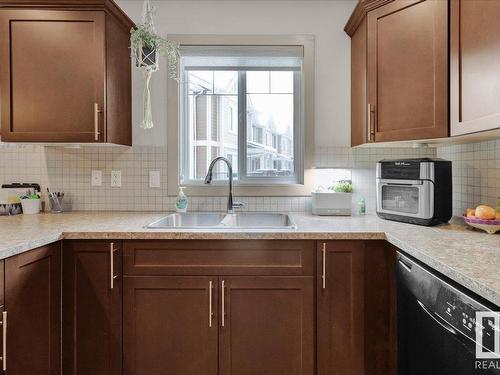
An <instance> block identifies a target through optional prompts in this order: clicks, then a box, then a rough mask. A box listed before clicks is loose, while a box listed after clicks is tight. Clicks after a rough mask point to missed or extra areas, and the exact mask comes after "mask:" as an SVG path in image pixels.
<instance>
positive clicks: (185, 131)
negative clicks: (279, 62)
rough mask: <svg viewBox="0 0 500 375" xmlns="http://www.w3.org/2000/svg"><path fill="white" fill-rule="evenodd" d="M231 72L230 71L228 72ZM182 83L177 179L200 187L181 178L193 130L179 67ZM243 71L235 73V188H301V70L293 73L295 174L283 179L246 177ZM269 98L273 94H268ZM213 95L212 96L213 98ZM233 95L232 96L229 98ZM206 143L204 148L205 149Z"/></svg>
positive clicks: (184, 78)
mask: <svg viewBox="0 0 500 375" xmlns="http://www.w3.org/2000/svg"><path fill="white" fill-rule="evenodd" d="M196 70H197V71H198V70H200V71H201V70H206V71H214V70H218V69H217V68H214V67H210V66H206V67H203V66H201V67H197V68H196ZM258 70H259V71H269V72H273V71H290V70H289V69H279V68H273V67H262V68H259V69H258ZM228 71H230V69H228ZM180 72H181V81H182V83H180V93H181V96H182V99H181V100H180V122H179V128H180V131H179V133H180V137H179V139H180V143H179V147H180V151H179V155H181V156H180V161H179V166H180V170H179V179H180V180H181V181H180V183H181V184H182V185H183V186H186V187H189V186H203V185H204V183H203V180H193V179H190V178H184V177H183V176H182V174H183V173H185V172H186V171H188V170H189V168H190V165H189V163H190V160H193V157H192V155H190V154H191V153H192V152H191V147H190V144H189V143H190V135H191V134H190V133H191V132H192V129H190V126H189V117H190V116H192V113H189V110H188V108H189V103H188V101H189V84H188V74H189V70H184V67H183V66H182V65H181V66H180ZM246 73H247V71H246V70H240V71H238V92H237V94H236V96H237V98H238V112H237V116H238V121H237V131H236V132H234V134H237V139H238V150H237V159H238V179H234V180H233V184H234V186H238V185H250V186H251V185H294V184H302V183H303V181H304V172H303V170H304V168H303V165H304V162H303V155H304V154H303V146H302V145H303V143H304V141H303V134H304V120H303V116H302V113H303V102H302V97H303V96H302V95H303V93H302V77H303V72H302V70H296V71H293V168H294V174H293V176H290V177H283V176H266V177H262V176H249V175H248V173H247V163H248V161H247V157H248V134H247V116H246V114H247V113H246V110H247V108H246V106H247V101H246V99H247V94H248V92H247V90H246V83H247V80H246V75H247V74H246ZM270 94H272V93H270ZM213 95H215V94H213ZM231 95H232V94H231ZM208 142H209V141H208V140H207V147H209V145H208ZM213 184H219V185H220V184H227V181H225V180H222V181H220V180H218V181H216V180H214V181H213Z"/></svg>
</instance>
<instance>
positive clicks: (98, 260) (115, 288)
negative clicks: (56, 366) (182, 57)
mask: <svg viewBox="0 0 500 375" xmlns="http://www.w3.org/2000/svg"><path fill="white" fill-rule="evenodd" d="M63 247H64V251H63V270H62V287H63V291H62V295H63V299H62V301H63V319H62V321H63V324H62V326H63V332H62V334H63V336H62V343H63V348H64V350H63V357H62V358H63V374H67V375H87V374H92V375H119V374H121V373H122V280H123V278H122V271H121V270H122V264H121V259H122V257H121V252H122V249H121V241H114V242H110V241H90V240H85V241H65V242H64V243H63Z"/></svg>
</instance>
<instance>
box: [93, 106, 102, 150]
mask: <svg viewBox="0 0 500 375" xmlns="http://www.w3.org/2000/svg"><path fill="white" fill-rule="evenodd" d="M99 113H101V111H100V110H99V104H97V103H94V139H95V140H96V141H98V140H99V134H100V133H99Z"/></svg>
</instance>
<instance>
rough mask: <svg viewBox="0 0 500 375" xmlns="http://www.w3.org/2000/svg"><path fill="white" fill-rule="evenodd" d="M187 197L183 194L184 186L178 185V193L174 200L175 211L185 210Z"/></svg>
mask: <svg viewBox="0 0 500 375" xmlns="http://www.w3.org/2000/svg"><path fill="white" fill-rule="evenodd" d="M187 208H188V199H187V197H186V194H184V186H179V194H178V195H177V200H176V201H175V211H177V212H181V213H183V212H187Z"/></svg>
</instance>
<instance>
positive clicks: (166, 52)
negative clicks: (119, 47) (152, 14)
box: [130, 24, 179, 79]
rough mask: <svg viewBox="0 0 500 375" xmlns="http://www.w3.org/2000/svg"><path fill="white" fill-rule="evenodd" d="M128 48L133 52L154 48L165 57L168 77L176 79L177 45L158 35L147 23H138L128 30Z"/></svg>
mask: <svg viewBox="0 0 500 375" xmlns="http://www.w3.org/2000/svg"><path fill="white" fill-rule="evenodd" d="M130 48H131V49H132V51H134V52H135V53H137V51H140V50H142V49H143V48H146V49H150V50H156V51H157V52H158V54H159V55H160V56H165V57H166V58H167V64H168V72H169V76H170V78H172V79H178V68H177V63H178V61H179V46H178V45H177V43H175V42H173V41H171V40H168V39H166V38H163V37H161V36H159V35H158V34H156V33H155V32H153V31H152V30H151V29H150V28H149V27H148V26H147V25H145V24H139V25H137V26H136V27H135V28H132V29H131V30H130Z"/></svg>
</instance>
